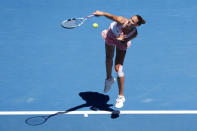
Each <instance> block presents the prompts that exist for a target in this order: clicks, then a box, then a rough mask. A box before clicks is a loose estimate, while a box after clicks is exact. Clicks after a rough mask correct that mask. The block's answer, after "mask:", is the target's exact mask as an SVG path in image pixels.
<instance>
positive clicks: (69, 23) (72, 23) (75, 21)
mask: <svg viewBox="0 0 197 131" xmlns="http://www.w3.org/2000/svg"><path fill="white" fill-rule="evenodd" d="M92 16H94V15H89V16H86V17H84V18H71V19H67V20H64V21H62V23H61V26H62V27H64V28H66V29H73V28H75V27H79V26H81V25H82V24H83V23H84V22H85V21H86V20H87V19H88V18H91V17H92Z"/></svg>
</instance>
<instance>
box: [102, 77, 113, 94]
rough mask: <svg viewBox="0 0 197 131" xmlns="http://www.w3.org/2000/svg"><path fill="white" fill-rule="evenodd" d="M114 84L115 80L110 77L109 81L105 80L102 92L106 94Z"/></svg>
mask: <svg viewBox="0 0 197 131" xmlns="http://www.w3.org/2000/svg"><path fill="white" fill-rule="evenodd" d="M114 82H115V78H114V77H111V78H109V79H105V88H104V92H105V93H106V92H108V91H109V90H110V88H111V85H112V84H113V83H114Z"/></svg>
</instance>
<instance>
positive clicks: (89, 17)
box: [86, 15, 94, 18]
mask: <svg viewBox="0 0 197 131" xmlns="http://www.w3.org/2000/svg"><path fill="white" fill-rule="evenodd" d="M92 16H94V15H89V16H86V18H90V17H92Z"/></svg>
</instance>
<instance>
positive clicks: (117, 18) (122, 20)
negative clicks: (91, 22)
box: [93, 10, 128, 24]
mask: <svg viewBox="0 0 197 131" xmlns="http://www.w3.org/2000/svg"><path fill="white" fill-rule="evenodd" d="M93 15H95V16H105V17H107V18H109V19H111V20H113V21H116V22H118V23H120V24H124V23H125V22H126V21H128V19H127V18H125V17H122V16H115V15H112V14H110V13H107V12H103V11H99V10H97V11H96V12H94V13H93Z"/></svg>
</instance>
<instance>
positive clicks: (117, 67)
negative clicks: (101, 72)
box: [115, 64, 124, 77]
mask: <svg viewBox="0 0 197 131" xmlns="http://www.w3.org/2000/svg"><path fill="white" fill-rule="evenodd" d="M115 71H116V73H117V76H118V77H123V76H124V72H123V66H122V65H120V64H118V65H115Z"/></svg>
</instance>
